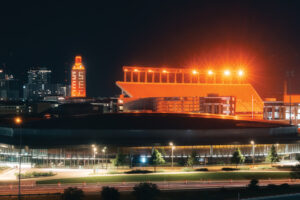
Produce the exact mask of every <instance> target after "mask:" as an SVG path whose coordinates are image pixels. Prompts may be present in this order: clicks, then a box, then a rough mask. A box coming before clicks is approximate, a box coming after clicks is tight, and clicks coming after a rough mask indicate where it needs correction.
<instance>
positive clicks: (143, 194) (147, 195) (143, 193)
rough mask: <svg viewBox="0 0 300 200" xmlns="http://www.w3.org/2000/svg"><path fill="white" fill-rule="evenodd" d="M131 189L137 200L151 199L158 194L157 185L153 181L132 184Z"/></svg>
mask: <svg viewBox="0 0 300 200" xmlns="http://www.w3.org/2000/svg"><path fill="white" fill-rule="evenodd" d="M133 190H134V191H133V192H132V193H133V195H134V196H135V197H136V199H137V200H153V199H155V198H156V197H157V196H158V195H159V194H160V190H159V189H158V188H157V185H156V184H153V183H140V184H137V185H135V186H134V188H133Z"/></svg>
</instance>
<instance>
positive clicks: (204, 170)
mask: <svg viewBox="0 0 300 200" xmlns="http://www.w3.org/2000/svg"><path fill="white" fill-rule="evenodd" d="M195 171H200V172H207V171H208V169H207V168H199V169H195Z"/></svg>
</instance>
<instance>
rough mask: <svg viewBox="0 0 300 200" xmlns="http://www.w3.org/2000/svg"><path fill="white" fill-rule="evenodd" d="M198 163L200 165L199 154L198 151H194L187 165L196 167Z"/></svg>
mask: <svg viewBox="0 0 300 200" xmlns="http://www.w3.org/2000/svg"><path fill="white" fill-rule="evenodd" d="M197 163H198V159H197V152H196V151H192V153H191V155H190V156H189V158H188V160H187V163H186V164H187V166H189V167H194V165H195V164H197Z"/></svg>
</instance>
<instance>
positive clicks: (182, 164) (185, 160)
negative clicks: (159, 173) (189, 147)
mask: <svg viewBox="0 0 300 200" xmlns="http://www.w3.org/2000/svg"><path fill="white" fill-rule="evenodd" d="M186 162H187V159H186V158H184V157H183V154H182V155H181V157H179V158H178V162H177V164H178V165H179V166H184V165H185V164H186Z"/></svg>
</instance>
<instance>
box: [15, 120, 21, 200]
mask: <svg viewBox="0 0 300 200" xmlns="http://www.w3.org/2000/svg"><path fill="white" fill-rule="evenodd" d="M14 122H15V124H16V125H17V126H18V127H20V128H21V129H20V133H19V134H20V136H19V138H20V141H19V142H20V146H19V192H18V199H19V200H20V199H21V164H22V160H21V158H22V157H21V153H22V149H21V148H22V132H21V131H22V127H21V124H22V119H21V117H16V118H15V119H14Z"/></svg>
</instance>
